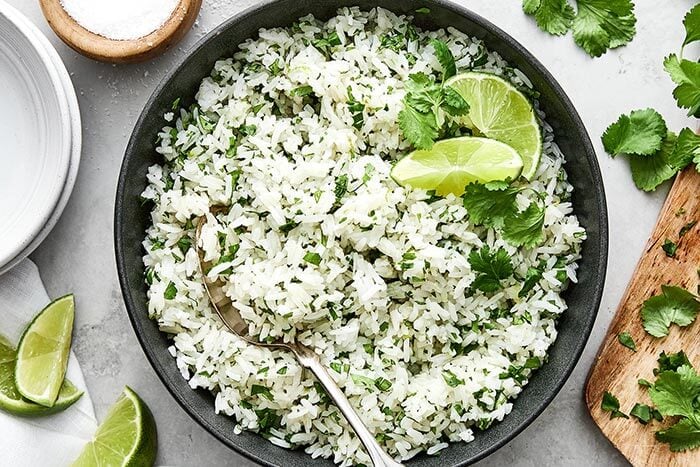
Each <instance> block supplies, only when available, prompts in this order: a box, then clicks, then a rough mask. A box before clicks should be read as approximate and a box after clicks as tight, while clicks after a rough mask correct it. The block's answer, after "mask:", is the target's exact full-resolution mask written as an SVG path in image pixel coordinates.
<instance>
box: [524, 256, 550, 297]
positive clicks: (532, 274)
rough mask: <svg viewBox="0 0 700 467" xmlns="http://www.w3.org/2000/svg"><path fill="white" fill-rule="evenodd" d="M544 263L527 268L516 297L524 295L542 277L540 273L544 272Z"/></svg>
mask: <svg viewBox="0 0 700 467" xmlns="http://www.w3.org/2000/svg"><path fill="white" fill-rule="evenodd" d="M544 266H545V265H544V264H540V265H539V266H538V267H536V268H533V267H530V268H527V272H526V273H525V280H524V281H523V286H522V287H521V289H520V292H518V297H524V296H526V295H527V293H528V292H529V291H530V290H532V289H534V288H535V286H536V285H537V283H538V282H539V281H540V279H542V273H543V272H544Z"/></svg>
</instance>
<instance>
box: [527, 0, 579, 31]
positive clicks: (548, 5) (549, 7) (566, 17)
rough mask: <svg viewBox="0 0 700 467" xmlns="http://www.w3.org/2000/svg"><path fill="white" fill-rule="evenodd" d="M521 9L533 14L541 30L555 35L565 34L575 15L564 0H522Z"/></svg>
mask: <svg viewBox="0 0 700 467" xmlns="http://www.w3.org/2000/svg"><path fill="white" fill-rule="evenodd" d="M523 11H524V12H525V13H526V14H528V15H531V16H534V18H535V22H537V26H539V28H540V29H541V30H543V31H545V32H548V33H550V34H553V35H555V36H560V35H562V34H566V32H567V31H568V30H569V29H570V28H571V23H572V22H573V20H574V17H575V16H576V13H575V12H574V9H573V8H572V7H571V5H569V3H568V2H567V1H566V0H523Z"/></svg>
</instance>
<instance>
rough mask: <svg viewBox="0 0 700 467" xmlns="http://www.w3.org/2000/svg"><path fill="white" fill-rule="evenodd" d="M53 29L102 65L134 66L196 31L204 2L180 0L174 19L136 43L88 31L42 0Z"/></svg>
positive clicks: (53, 0)
mask: <svg viewBox="0 0 700 467" xmlns="http://www.w3.org/2000/svg"><path fill="white" fill-rule="evenodd" d="M39 3H40V4H41V11H42V12H43V13H44V16H45V17H46V21H48V23H49V26H51V29H53V31H54V32H55V33H56V35H57V36H58V37H60V38H61V40H62V41H63V42H65V43H66V45H68V46H69V47H71V48H72V49H73V50H75V51H76V52H78V53H80V54H82V55H85V56H86V57H90V58H92V59H95V60H99V61H101V62H110V63H131V62H142V61H145V60H149V59H151V58H154V57H156V56H158V55H160V54H162V53H163V52H165V51H166V50H168V49H169V48H170V47H172V46H173V45H175V44H177V43H178V42H179V41H180V39H182V38H183V37H184V36H185V34H187V32H188V31H189V30H190V28H192V24H194V21H195V19H196V18H197V14H198V13H199V9H200V8H201V6H202V0H180V2H179V3H178V5H177V7H175V10H174V11H173V14H172V15H171V16H170V18H169V19H168V20H167V21H166V22H165V23H164V24H163V26H161V27H160V28H159V29H157V30H156V31H154V32H152V33H151V34H149V35H147V36H144V37H141V38H139V39H134V40H112V39H108V38H106V37H104V36H100V35H99V34H95V33H93V32H90V31H88V30H87V29H85V28H84V27H83V26H81V25H80V24H79V23H78V22H76V21H75V20H74V19H73V18H72V17H71V16H70V15H69V14H68V13H66V10H64V9H63V6H62V5H61V0H39Z"/></svg>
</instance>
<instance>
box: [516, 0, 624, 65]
mask: <svg viewBox="0 0 700 467" xmlns="http://www.w3.org/2000/svg"><path fill="white" fill-rule="evenodd" d="M523 11H524V12H525V13H526V14H528V15H530V16H533V17H534V18H535V21H536V22H537V26H539V28H540V29H542V30H543V31H545V32H548V33H549V34H552V35H555V36H561V35H564V34H566V33H567V32H568V31H569V30H571V31H572V33H573V36H574V42H576V44H577V45H578V46H579V47H581V48H582V49H583V50H585V51H586V53H588V54H589V55H590V56H591V57H600V56H601V55H603V54H604V53H605V52H607V51H608V50H609V49H615V48H617V47H621V46H623V45H626V44H627V43H629V42H630V41H631V40H632V38H633V37H634V35H635V33H636V23H637V18H636V17H635V16H634V3H632V1H631V0H576V11H574V8H573V7H572V6H571V4H570V3H569V1H568V0H523Z"/></svg>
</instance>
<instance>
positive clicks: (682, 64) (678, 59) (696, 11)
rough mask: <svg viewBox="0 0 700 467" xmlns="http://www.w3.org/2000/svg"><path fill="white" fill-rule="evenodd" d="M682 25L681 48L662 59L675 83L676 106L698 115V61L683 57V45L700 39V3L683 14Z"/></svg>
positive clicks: (699, 84) (699, 83)
mask: <svg viewBox="0 0 700 467" xmlns="http://www.w3.org/2000/svg"><path fill="white" fill-rule="evenodd" d="M683 26H684V27H685V39H684V40H683V44H682V45H681V50H680V52H679V53H678V54H671V55H669V56H668V57H667V58H666V60H664V69H665V70H666V72H667V73H668V74H669V76H670V77H671V80H673V82H674V83H676V84H677V86H676V88H675V89H674V90H673V97H674V98H675V99H676V102H677V104H678V107H680V108H682V109H688V115H692V116H694V117H700V63H698V62H697V61H692V60H688V59H685V58H683V50H684V49H685V46H686V45H688V44H692V43H693V42H696V41H699V40H700V4H697V5H695V6H694V7H693V8H692V9H691V10H690V11H689V12H688V13H687V14H686V15H685V18H684V19H683Z"/></svg>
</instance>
